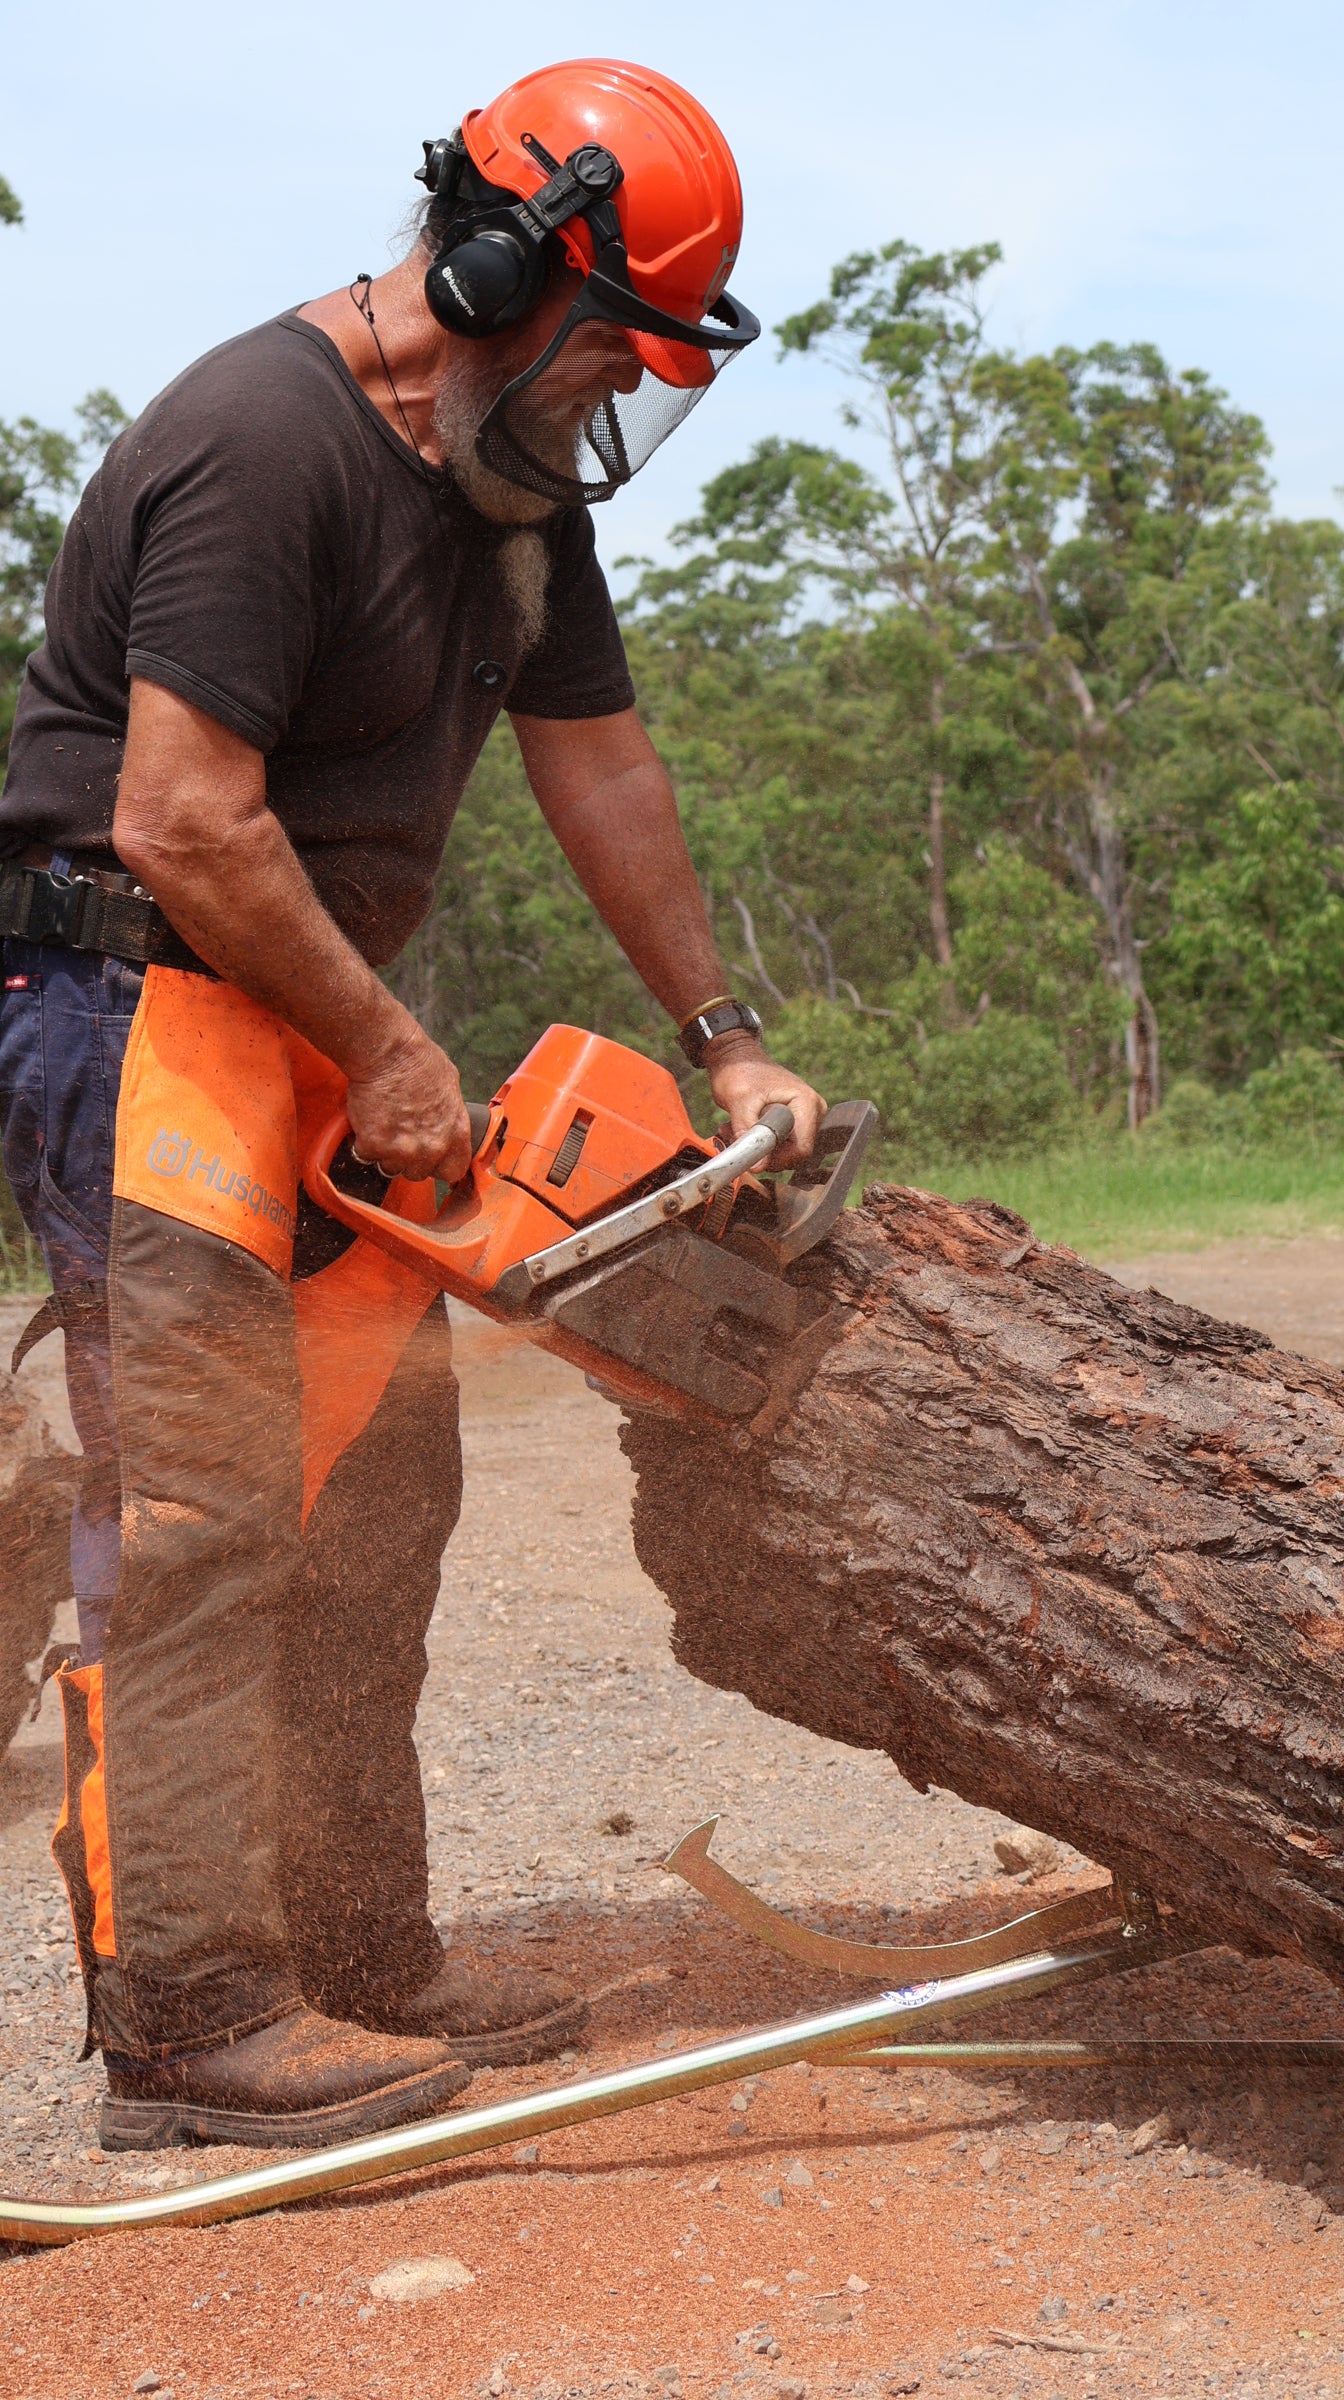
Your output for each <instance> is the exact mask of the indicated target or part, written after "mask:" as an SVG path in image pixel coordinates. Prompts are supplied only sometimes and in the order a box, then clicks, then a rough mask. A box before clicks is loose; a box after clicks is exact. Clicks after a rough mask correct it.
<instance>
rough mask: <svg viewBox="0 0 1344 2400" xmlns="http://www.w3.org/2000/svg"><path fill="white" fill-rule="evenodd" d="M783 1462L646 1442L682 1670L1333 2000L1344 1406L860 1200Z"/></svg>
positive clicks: (717, 1446)
mask: <svg viewBox="0 0 1344 2400" xmlns="http://www.w3.org/2000/svg"><path fill="white" fill-rule="evenodd" d="M795 1272H796V1275H797V1277H798V1279H799V1280H805V1281H807V1282H809V1283H811V1284H814V1285H817V1286H818V1287H819V1288H821V1289H823V1290H826V1291H828V1292H830V1293H832V1294H833V1295H834V1297H835V1298H836V1299H837V1300H839V1301H842V1302H845V1303H847V1304H848V1305H849V1306H850V1307H852V1308H853V1309H854V1311H855V1315H854V1317H853V1319H852V1320H851V1322H850V1324H849V1326H848V1328H847V1330H846V1332H845V1333H844V1334H843V1335H842V1337H841V1339H840V1340H839V1341H838V1342H837V1343H836V1345H835V1346H834V1348H832V1349H831V1350H830V1351H828V1352H827V1354H826V1356H825V1357H824V1358H823V1359H822V1361H821V1363H820V1365H819V1366H818V1368H817V1370H816V1373H815V1374H814V1376H813V1378H812V1380H811V1382H810V1383H809V1385H808V1386H807V1388H806V1390H805V1391H804V1392H803V1393H802V1394H801V1396H800V1397H799V1399H798V1400H797V1401H796V1402H795V1404H794V1407H793V1410H792V1413H791V1415H790V1417H789V1418H788V1419H787V1420H786V1422H785V1424H784V1425H783V1426H782V1427H781V1428H780V1429H779V1431H778V1432H777V1433H776V1435H775V1436H774V1437H773V1439H771V1440H768V1441H762V1442H756V1443H753V1444H751V1445H750V1446H749V1447H746V1448H741V1449H739V1448H734V1447H733V1446H732V1445H731V1444H729V1443H728V1442H726V1441H725V1439H724V1437H723V1436H722V1435H721V1434H716V1433H712V1432H706V1431H704V1430H697V1429H694V1428H689V1427H685V1426H681V1425H676V1424H672V1423H670V1422H669V1421H668V1420H667V1419H665V1418H661V1417H655V1416H652V1415H647V1414H632V1415H629V1416H627V1418H626V1421H625V1423H624V1426H623V1429H622V1435H621V1439H622V1444H623V1447H624V1448H625V1451H626V1453H627V1456H628V1457H629V1458H630V1460H631V1462H632V1464H633V1466H634V1468H635V1471H636V1475H637V1478H638V1488H637V1494H636V1500H635V1508H634V1535H635V1546H636V1549H637V1551H638V1554H639V1559H640V1563H641V1565H642V1566H643V1567H644V1568H645V1570H646V1572H647V1573H648V1574H649V1575H651V1576H652V1578H653V1579H654V1581H655V1582H656V1583H657V1584H658V1585H659V1586H660V1588H661V1589H662V1591H663V1592H664V1593H665V1594H666V1595H667V1598H668V1599H669V1601H670V1602H671V1604H672V1607H673V1609H674V1611H675V1619H676V1622H675V1631H674V1636H673V1641H674V1648H675V1651H676V1655H677V1657H678V1658H679V1659H680V1660H681V1662H682V1664H683V1665H684V1666H686V1667H688V1668H689V1669H690V1670H691V1672H692V1673H693V1674H695V1675H698V1676H699V1677H701V1678H702V1680H703V1681H705V1682H707V1683H712V1684H716V1685H718V1686H720V1687H721V1688H723V1689H726V1690H730V1691H738V1692H742V1693H744V1694H745V1695H746V1697H747V1698H748V1699H749V1700H751V1701H753V1702H754V1703H755V1705H756V1706H757V1707H758V1708H762V1709H766V1710H768V1711H770V1712H771V1713H772V1714H773V1715H775V1716H779V1717H785V1718H788V1719H790V1720H791V1721H792V1722H793V1723H795V1724H798V1725H805V1726H808V1727H810V1728H811V1729H812V1730H813V1731H814V1732H816V1733H820V1734H825V1735H829V1736H830V1737H832V1738H833V1739H835V1740H838V1741H843V1742H850V1743H856V1744H858V1745H860V1746H861V1747H865V1748H870V1749H877V1750H884V1751H886V1752H887V1754H888V1755H889V1756H890V1757H891V1758H892V1759H894V1760H895V1762H896V1764H897V1766H898V1767H899V1768H900V1769H901V1771H902V1773H903V1774H905V1775H906V1776H907V1777H908V1778H909V1780H910V1781H911V1782H912V1783H913V1784H914V1785H915V1786H916V1787H917V1788H918V1789H921V1790H922V1789H925V1788H927V1786H928V1785H929V1784H931V1783H938V1784H941V1785H943V1786H945V1787H946V1788H948V1789H950V1790H952V1791H955V1792H958V1793H960V1794H961V1795H962V1797H963V1798H964V1799H967V1800H970V1801H973V1802H976V1803H977V1804H978V1805H980V1806H982V1807H986V1808H994V1809H1001V1810H1003V1811H1004V1812H1005V1813H1006V1814H1008V1815H1009V1816H1011V1817H1014V1818H1016V1819H1017V1820H1018V1821H1019V1822H1021V1823H1024V1824H1027V1825H1033V1826H1038V1827H1040V1828H1041V1829H1042V1830H1044V1831H1045V1832H1047V1833H1050V1834H1054V1835H1057V1836H1059V1837H1060V1838H1062V1839H1063V1840H1065V1841H1067V1842H1071V1843H1073V1844H1075V1845H1076V1846H1077V1847H1078V1848H1079V1849H1081V1850H1083V1851H1085V1852H1086V1853H1087V1854H1088V1855H1089V1856H1090V1857H1092V1858H1095V1859H1098V1860H1101V1861H1103V1862H1104V1863H1105V1865H1106V1866H1108V1867H1110V1868H1112V1869H1114V1870H1115V1871H1117V1872H1119V1873H1121V1874H1123V1875H1124V1876H1125V1877H1126V1878H1127V1879H1129V1880H1130V1881H1132V1882H1135V1883H1138V1884H1141V1885H1146V1886H1148V1887H1150V1888H1152V1889H1153V1890H1155V1891H1156V1893H1157V1894H1158V1896H1159V1898H1161V1899H1163V1900H1165V1901H1167V1902H1169V1903H1171V1904H1173V1905H1174V1906H1176V1907H1177V1908H1178V1909H1179V1910H1180V1912H1181V1914H1182V1916H1183V1917H1184V1918H1185V1919H1186V1920H1187V1921H1190V1920H1192V1919H1193V1921H1194V1922H1196V1923H1197V1924H1198V1925H1199V1926H1200V1927H1201V1928H1202V1929H1203V1930H1204V1931H1205V1932H1206V1934H1207V1936H1208V1938H1209V1939H1218V1940H1224V1941H1227V1942H1230V1943H1231V1944H1233V1945H1234V1946H1235V1947H1237V1948H1240V1949H1243V1950H1252V1951H1254V1950H1258V1949H1266V1948H1268V1949H1273V1950H1278V1951H1282V1952H1285V1953H1288V1954H1294V1953H1299V1954H1305V1955H1306V1956H1308V1957H1310V1958H1312V1959H1314V1960H1316V1961H1317V1962H1318V1963H1319V1964H1320V1965H1321V1966H1322V1967H1323V1968H1324V1969H1325V1970H1326V1971H1327V1973H1329V1974H1330V1975H1332V1976H1333V1977H1334V1978H1335V1980H1336V1981H1338V1982H1344V1377H1342V1376H1340V1375H1339V1374H1337V1373H1335V1372H1334V1370H1332V1369H1331V1368H1329V1367H1325V1366H1321V1365H1317V1364H1315V1363H1314V1362H1312V1361H1310V1360H1306V1359H1301V1358H1295V1357H1291V1356H1289V1355H1287V1354H1286V1353H1284V1352H1282V1351H1279V1350H1276V1349H1274V1347H1273V1346H1272V1344H1271V1343H1270V1342H1268V1341H1267V1340H1266V1339H1265V1337H1264V1336H1263V1335H1261V1334H1258V1333H1254V1332H1252V1331H1250V1330H1249V1329H1248V1328H1246V1327H1245V1326H1239V1325H1225V1324H1221V1323H1219V1322H1218V1321H1217V1320H1216V1319H1213V1318H1210V1317H1206V1316H1202V1315H1201V1314H1200V1313H1199V1312H1198V1311H1197V1310H1194V1309H1190V1308H1183V1307H1181V1306H1179V1305H1178V1304H1177V1303H1176V1302H1174V1301H1170V1300H1166V1299H1163V1298H1162V1297H1160V1295H1158V1294H1157V1293H1154V1292H1133V1291H1129V1290H1127V1289H1126V1288H1125V1287H1124V1286H1123V1285H1121V1284H1118V1283H1116V1282H1115V1281H1114V1280H1113V1279H1112V1278H1111V1277H1110V1276H1108V1275H1106V1274H1105V1273H1103V1272H1102V1271H1101V1270H1100V1269H1099V1268H1096V1267H1092V1266H1089V1265H1087V1264H1086V1263H1084V1261H1082V1260H1081V1259H1079V1258H1078V1257H1077V1256H1076V1255H1075V1254H1074V1253H1073V1252H1072V1251H1070V1250H1066V1249H1063V1248H1057V1247H1044V1246H1040V1245H1037V1244H1036V1243H1034V1242H1033V1240H1032V1237H1031V1233H1030V1229H1029V1227H1027V1226H1026V1225H1024V1224H1023V1223H1022V1221H1021V1219H1020V1218H1017V1217H1014V1216H1012V1215H1011V1214H1010V1213H1009V1212H1008V1211H1006V1210H1004V1209H1000V1208H997V1207H996V1206H994V1204H993V1203H991V1202H987V1201H973V1202H970V1203H968V1204H967V1205H965V1206H955V1205H953V1204H952V1203H951V1202H949V1201H945V1200H940V1199H936V1198H934V1197H932V1196H931V1195H929V1194H927V1193H924V1192H918V1191H913V1190H907V1189H903V1188H896V1187H892V1186H877V1187H875V1188H873V1189H871V1190H870V1191H869V1193H868V1196H867V1199H866V1201H865V1203H864V1205H863V1207H862V1208H861V1209H857V1210H853V1211H851V1212H850V1213H849V1214H848V1215H847V1216H846V1217H845V1218H844V1220H843V1221H842V1223H841V1225H840V1226H839V1227H838V1228H837V1231H836V1233H835V1234H834V1235H833V1236H832V1238H831V1239H830V1241H829V1242H827V1243H826V1244H825V1245H824V1247H822V1248H820V1249H818V1250H817V1251H815V1252H813V1253H812V1254H811V1256H810V1257H809V1258H808V1259H806V1260H804V1261H803V1262H802V1265H801V1266H800V1268H799V1269H797V1270H796V1271H795Z"/></svg>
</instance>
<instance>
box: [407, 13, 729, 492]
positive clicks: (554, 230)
mask: <svg viewBox="0 0 1344 2400" xmlns="http://www.w3.org/2000/svg"><path fill="white" fill-rule="evenodd" d="M562 162H563V163H562ZM473 170H474V172H473ZM418 173H419V175H420V178H421V180H422V181H423V182H424V183H425V184H426V185H427V187H428V189H429V190H430V191H431V192H434V193H435V194H443V195H445V196H447V197H449V198H459V199H460V200H465V201H466V202H467V203H468V206H467V208H466V210H465V211H464V212H463V213H461V214H460V215H459V216H458V218H457V219H456V220H455V221H454V224H453V226H452V229H451V231H450V232H449V234H448V236H447V237H446V239H445V242H444V245H443V248H442V249H441V250H440V251H439V253H438V256H437V257H436V258H435V260H434V261H433V262H432V264H431V266H430V268H429V271H428V273H427V275H426V279H425V290H426V297H427V299H428V301H429V304H430V307H431V308H432V310H433V312H434V314H435V315H436V316H437V317H438V319H439V321H440V322H441V323H442V324H444V325H446V326H447V327H449V329H450V330H452V331H453V332H455V333H458V334H462V335H466V336H467V337H469V338H472V339H479V338H482V337H488V336H490V335H491V334H493V333H495V332H500V331H504V330H507V329H508V328H509V327H510V326H512V325H513V324H515V323H517V322H518V321H519V319H520V318H521V317H522V316H524V315H526V314H527V312H528V310H529V309H530V308H531V307H532V306H533V305H535V302H536V301H537V300H539V299H540V297H541V295H542V293H543V292H544V290H545V288H546V283H547V280H548V268H547V265H546V263H545V262H546V260H547V258H548V257H553V256H554V255H555V245H556V244H558V245H559V246H560V248H561V249H562V250H563V254H564V256H565V258H566V259H567V261H568V263H569V265H570V266H571V267H572V268H574V269H576V270H577V272H578V273H579V274H580V275H581V276H582V277H583V285H582V288H581V291H580V293H579V296H578V298H577V299H576V300H575V302H574V304H573V306H572V308H571V309H570V311H569V313H568V315H567V316H566V317H565V319H564V322H563V324H562V325H561V327H560V328H559V331H558V332H557V333H556V334H555V336H554V337H553V338H552V340H551V341H550V342H548V343H547V345H546V347H545V349H544V350H543V352H542V354H541V356H540V357H539V358H538V359H536V360H535V361H533V363H532V364H531V366H530V367H529V368H528V369H527V370H526V371H525V372H524V373H523V374H522V375H520V376H518V377H516V378H515V380H514V382H513V383H511V384H510V385H509V387H508V389H507V391H505V392H504V393H503V395H502V396H501V398H500V399H499V400H498V401H496V402H495V404H494V406H493V407H492V408H491V410H490V412H489V414H488V415H487V417H486V418H485V420H484V422H483V423H482V425H481V428H480V430H479V433H478V436H477V445H476V446H477V450H478V453H479V455H480V457H481V458H482V460H483V461H484V463H485V464H486V465H487V466H488V467H490V468H492V469H493V470H494V472H495V473H497V474H501V475H503V476H504V477H505V478H506V479H507V480H509V481H511V482H514V483H521V484H522V485H524V487H525V488H527V489H529V490H532V491H535V492H538V493H540V494H541V495H543V496H544V497H547V498H549V499H552V500H555V501H560V502H571V503H572V502H576V501H592V500H603V499H609V498H610V497H611V495H612V493H613V492H615V491H617V490H619V488H620V486H621V485H622V484H623V483H627V482H628V481H629V480H630V477H631V475H633V474H634V473H636V472H637V470H638V468H639V467H640V466H642V465H643V464H644V463H645V461H646V459H647V458H648V457H649V456H651V454H652V452H653V450H654V449H656V448H657V446H658V444H659V443H660V442H662V441H664V440H666V438H667V435H668V434H669V433H671V432H672V431H673V430H674V428H675V426H676V425H678V424H680V423H681V422H682V421H683V419H684V418H685V417H686V416H687V415H688V414H689V413H690V410H691V408H692V407H694V405H695V403H696V401H697V400H698V399H699V398H700V396H701V394H702V392H703V391H705V390H706V389H707V388H708V386H709V385H710V384H711V383H712V382H713V381H714V378H715V375H716V374H717V373H718V371H719V370H720V369H721V368H722V367H723V366H724V365H726V364H727V362H728V360H729V358H731V357H733V356H735V355H736V353H737V352H738V351H739V350H742V349H744V348H746V346H747V345H748V343H750V342H752V341H754V340H756V338H757V336H758V335H759V333H760V326H759V324H758V323H757V321H756V319H755V318H754V317H753V316H752V315H751V313H750V311H749V310H747V309H745V308H743V307H742V306H741V305H740V303H739V302H737V301H735V300H734V299H733V298H732V296H731V295H730V294H729V293H728V291H727V289H726V285H727V280H728V276H729V273H730V271H731V269H732V266H733V263H734V261H735V259H736V257H737V253H738V245H739V243H740V241H741V236H742V187H741V183H740V181H739V178H738V173H737V168H736V165H735V163H734V160H733V155H732V152H731V150H730V149H729V147H728V144H727V142H726V141H725V139H724V136H723V134H722V132H721V131H720V129H719V127H718V125H717V124H716V123H715V121H714V119H713V118H712V117H711V116H710V114H709V112H708V110H707V109H705V108H703V107H702V106H701V104H700V102H699V101H698V100H695V99H693V98H692V96H691V94H690V93H689V92H686V91H683V89H682V87H681V86H680V84H676V83H673V82H672V80H671V78H670V77H669V76H666V75H659V74H657V73H655V72H654V71H653V70H652V69H651V68H646V67H636V66H630V65H627V64H625V63H623V62H622V61H620V60H617V59H576V60H571V61H568V62H567V63H565V64H563V65H560V66H554V67H543V68H541V69H539V70H538V71H537V72H536V73H535V74H532V75H525V76H523V78H522V79H521V81H519V82H518V83H514V84H511V85H510V86H509V88H508V90H507V91H505V92H502V93H501V94H500V96H499V98H498V99H497V100H494V101H492V102H491V103H490V105H489V107H487V108H481V109H472V110H471V111H470V112H469V113H468V114H467V115H466V116H465V117H464V118H463V120H462V124H461V126H460V128H459V130H458V132H457V133H456V134H454V135H453V136H452V138H451V140H450V141H441V142H434V143H429V142H427V143H426V144H425V164H424V166H423V168H421V169H419V170H418ZM508 195H513V196H514V197H513V204H512V205H509V202H508V198H507V196H508ZM473 200H476V201H477V202H478V205H477V206H475V207H472V206H471V202H472V201H473ZM492 204H493V205H492ZM707 318H708V320H709V322H706V319H707ZM604 325H605V326H607V327H612V326H617V327H619V328H620V329H621V339H620V341H619V343H618V344H615V345H613V343H612V338H611V336H610V334H607V335H606V336H605V337H604V336H602V335H601V334H600V333H597V332H595V331H594V330H593V328H594V327H595V326H598V327H600V326H604ZM585 327H586V328H587V329H588V331H587V334H586V340H585V339H584V338H579V339H578V340H576V338H575V337H583V333H584V328H585ZM604 340H605V343H606V355H607V372H606V376H605V381H604V376H603V370H602V368H601V367H600V366H599V365H598V363H597V362H598V358H599V356H600V354H601V351H602V346H603V342H604ZM571 345H572V346H571ZM613 348H615V349H619V351H620V352H621V354H623V355H624V356H625V357H626V360H627V366H626V369H625V370H622V369H621V368H620V366H619V364H616V365H615V366H613V365H612V361H611V353H612V350H613ZM566 352H568V356H567V357H566V356H565V355H564V354H565V353H566ZM631 352H632V353H633V358H631V357H630V355H629V354H630V353H631ZM585 359H587V360H589V361H590V364H589V366H588V368H587V372H588V376H589V383H588V385H587V386H585V384H584V382H583V375H584V371H585V370H584V361H585ZM632 378H633V380H632ZM557 418H558V419H559V420H560V425H561V430H560V432H559V433H557Z"/></svg>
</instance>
